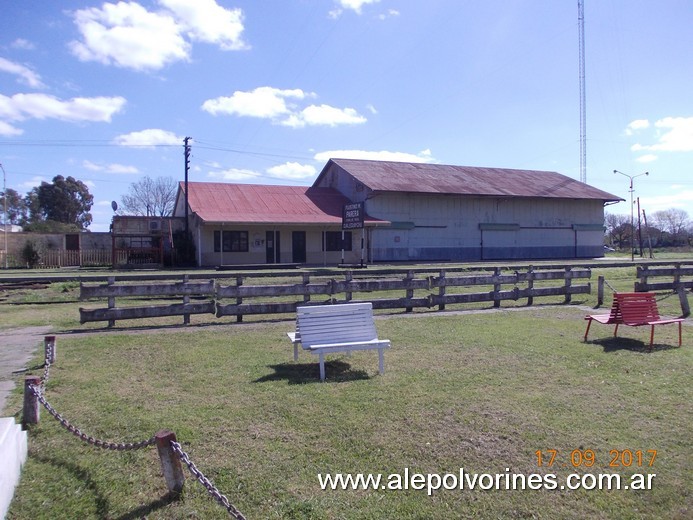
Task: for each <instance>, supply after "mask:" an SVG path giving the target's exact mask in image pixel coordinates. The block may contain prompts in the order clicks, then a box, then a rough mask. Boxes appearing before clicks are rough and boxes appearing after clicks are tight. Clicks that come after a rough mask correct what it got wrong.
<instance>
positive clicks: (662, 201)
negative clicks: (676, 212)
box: [640, 186, 693, 215]
mask: <svg viewBox="0 0 693 520" xmlns="http://www.w3.org/2000/svg"><path fill="white" fill-rule="evenodd" d="M671 188H672V189H671V193H667V194H665V195H657V196H652V197H648V196H644V197H640V203H641V205H642V207H645V208H647V212H648V214H649V215H651V214H652V213H655V212H656V211H661V210H666V209H672V208H677V209H687V208H689V207H691V205H693V190H682V189H680V187H679V189H676V187H675V186H672V187H671Z"/></svg>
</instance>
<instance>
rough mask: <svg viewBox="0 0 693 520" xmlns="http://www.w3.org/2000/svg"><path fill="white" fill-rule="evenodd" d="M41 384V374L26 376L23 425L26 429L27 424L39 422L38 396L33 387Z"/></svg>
mask: <svg viewBox="0 0 693 520" xmlns="http://www.w3.org/2000/svg"><path fill="white" fill-rule="evenodd" d="M40 385H41V378H40V377H39V376H26V377H25V378H24V409H23V411H22V427H23V428H24V429H25V430H26V425H27V424H38V422H39V417H40V416H41V407H40V406H39V400H38V396H37V395H36V394H35V393H34V392H33V391H32V389H31V387H33V386H35V387H38V386H40Z"/></svg>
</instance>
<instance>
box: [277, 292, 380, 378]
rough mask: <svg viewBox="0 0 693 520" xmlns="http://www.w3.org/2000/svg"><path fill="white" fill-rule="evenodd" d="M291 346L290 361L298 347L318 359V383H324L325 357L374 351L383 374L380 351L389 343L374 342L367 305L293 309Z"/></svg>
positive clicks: (371, 315) (373, 328)
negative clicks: (294, 322)
mask: <svg viewBox="0 0 693 520" xmlns="http://www.w3.org/2000/svg"><path fill="white" fill-rule="evenodd" d="M287 335H288V336H289V339H290V340H291V342H292V343H293V345H294V361H295V360H298V345H299V344H300V345H301V346H302V347H303V350H307V351H309V352H311V353H313V354H316V355H317V356H318V359H319V361H320V380H321V381H324V380H325V354H334V353H336V352H347V353H348V352H350V351H352V350H378V371H379V372H380V374H382V373H383V372H384V371H385V362H384V359H383V357H384V356H383V350H384V349H386V348H389V347H390V340H388V339H378V333H377V332H376V330H375V323H374V322H373V305H372V304H370V303H344V304H335V305H312V306H307V307H298V308H297V309H296V332H287Z"/></svg>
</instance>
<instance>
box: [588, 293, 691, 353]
mask: <svg viewBox="0 0 693 520" xmlns="http://www.w3.org/2000/svg"><path fill="white" fill-rule="evenodd" d="M585 320H587V330H585V341H587V334H589V331H590V325H592V322H593V321H596V322H598V323H602V324H604V325H614V326H615V327H614V337H616V336H617V335H618V327H619V325H626V326H628V327H642V326H650V350H652V345H653V343H654V329H655V325H671V324H674V323H678V325H679V347H680V346H681V324H682V323H683V322H684V321H685V319H684V318H662V317H661V316H660V315H659V310H658V308H657V300H656V299H655V295H654V294H653V293H614V301H613V303H612V305H611V311H610V312H609V314H589V315H587V316H585Z"/></svg>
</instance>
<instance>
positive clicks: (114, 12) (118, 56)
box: [69, 0, 248, 70]
mask: <svg viewBox="0 0 693 520" xmlns="http://www.w3.org/2000/svg"><path fill="white" fill-rule="evenodd" d="M159 4H160V5H161V6H163V7H164V9H162V10H159V11H148V10H147V9H145V8H144V7H143V6H141V5H140V4H138V3H136V2H125V1H121V2H118V3H117V4H112V3H108V2H106V3H104V4H103V5H102V6H101V8H96V7H92V8H87V9H80V10H77V11H75V12H74V14H73V19H74V23H75V25H77V29H78V30H79V32H80V35H81V39H80V40H75V41H72V42H70V44H69V47H70V49H71V51H72V52H73V54H74V55H75V56H77V58H79V59H80V60H82V61H96V62H99V63H103V64H105V65H115V66H118V67H123V68H130V69H135V70H158V69H161V68H163V67H165V66H166V65H169V64H170V63H174V62H176V61H187V60H189V58H190V52H191V43H190V41H202V42H206V43H213V44H216V45H218V46H219V47H220V48H221V49H223V50H240V49H246V48H248V45H246V44H245V43H244V42H243V40H242V38H241V34H242V32H243V13H242V11H241V10H240V9H231V10H229V9H224V8H223V7H221V6H219V5H218V4H217V3H216V1H215V0H197V1H196V2H189V1H185V0H160V1H159ZM186 36H187V37H188V38H189V40H190V41H188V40H186V38H185V37H186Z"/></svg>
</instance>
